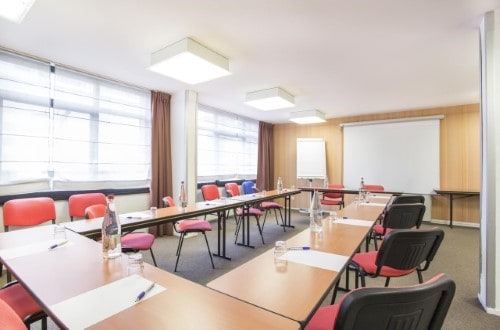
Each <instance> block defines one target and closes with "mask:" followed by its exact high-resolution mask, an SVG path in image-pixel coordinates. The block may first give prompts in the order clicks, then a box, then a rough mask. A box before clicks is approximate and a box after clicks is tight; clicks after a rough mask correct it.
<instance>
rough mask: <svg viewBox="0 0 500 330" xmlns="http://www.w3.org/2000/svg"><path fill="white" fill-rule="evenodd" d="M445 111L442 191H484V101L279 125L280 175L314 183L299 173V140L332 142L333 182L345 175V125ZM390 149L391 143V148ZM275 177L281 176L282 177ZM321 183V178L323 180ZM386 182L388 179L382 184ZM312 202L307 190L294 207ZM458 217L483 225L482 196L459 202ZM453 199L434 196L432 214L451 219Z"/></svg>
mask: <svg viewBox="0 0 500 330" xmlns="http://www.w3.org/2000/svg"><path fill="white" fill-rule="evenodd" d="M431 115H444V119H442V120H441V127H440V166H441V168H440V181H441V182H440V185H441V186H440V187H436V188H441V189H464V190H467V189H470V190H479V186H480V116H479V104H469V105H460V106H450V107H440V108H430V109H417V110H411V111H410V110H409V111H400V112H391V113H383V114H375V115H363V116H352V117H343V118H334V119H329V120H328V121H327V122H326V123H322V124H315V125H297V124H292V123H290V124H277V125H275V126H274V150H275V155H276V156H275V159H274V173H275V175H276V178H277V177H278V176H281V177H283V178H284V184H285V187H290V186H296V187H301V186H308V185H309V182H307V180H303V179H300V180H298V179H297V178H296V177H297V176H296V139H297V138H323V139H325V141H326V149H327V152H326V163H327V174H328V180H329V182H330V183H341V182H342V178H343V172H342V170H343V169H342V166H343V165H342V164H343V156H342V155H343V140H342V129H341V127H340V126H339V124H341V123H346V122H357V121H368V120H384V119H396V118H410V117H418V116H431ZM388 147H390V146H388ZM276 178H275V180H276ZM318 183H319V182H315V184H318ZM382 184H383V183H382ZM307 206H308V199H307V195H306V194H300V195H297V197H296V198H294V200H293V201H292V207H294V208H303V207H307ZM453 209H454V212H453V215H454V217H453V221H454V223H456V224H463V225H473V226H475V225H477V224H478V223H479V199H478V198H477V197H473V198H464V199H458V200H455V201H454V203H453ZM448 213H449V202H448V197H443V196H433V197H432V209H431V217H432V219H437V220H447V219H448Z"/></svg>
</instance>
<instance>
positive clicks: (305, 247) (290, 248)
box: [288, 246, 311, 250]
mask: <svg viewBox="0 0 500 330" xmlns="http://www.w3.org/2000/svg"><path fill="white" fill-rule="evenodd" d="M310 249H311V248H310V247H309V246H292V247H289V248H288V250H310Z"/></svg>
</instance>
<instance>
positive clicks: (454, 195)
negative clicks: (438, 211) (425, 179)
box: [434, 189, 479, 228]
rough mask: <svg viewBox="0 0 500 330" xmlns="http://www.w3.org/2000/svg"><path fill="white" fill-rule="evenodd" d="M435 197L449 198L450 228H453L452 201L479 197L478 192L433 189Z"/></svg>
mask: <svg viewBox="0 0 500 330" xmlns="http://www.w3.org/2000/svg"><path fill="white" fill-rule="evenodd" d="M434 192H435V193H436V195H444V196H449V205H450V213H449V214H450V216H449V218H450V224H449V226H450V228H453V201H454V200H456V199H462V198H467V197H474V196H478V197H479V191H477V190H456V189H455V190H450V189H434Z"/></svg>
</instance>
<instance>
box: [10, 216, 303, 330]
mask: <svg viewBox="0 0 500 330" xmlns="http://www.w3.org/2000/svg"><path fill="white" fill-rule="evenodd" d="M53 227H54V225H45V226H37V227H32V228H28V229H20V230H15V231H10V232H5V233H0V260H1V262H2V264H3V265H5V267H7V269H8V271H9V272H11V273H12V274H13V275H14V276H15V277H16V279H17V280H18V281H19V282H20V283H21V285H23V286H24V287H25V288H26V290H27V291H28V292H29V293H30V294H31V295H32V296H33V297H34V299H35V300H36V301H37V302H38V303H39V305H40V306H41V307H42V309H43V310H44V311H45V312H46V313H47V315H49V317H50V318H51V319H52V320H53V321H54V323H55V324H56V325H57V326H58V327H60V328H61V329H83V328H89V329H298V328H299V324H298V323H297V322H295V321H293V320H290V319H287V318H285V317H282V316H279V315H277V314H275V313H271V312H269V311H265V310H264V309H262V308H259V307H257V306H253V305H252V304H249V303H245V302H243V301H239V300H237V299H234V298H232V297H230V296H228V295H225V294H222V293H219V292H217V291H215V290H212V289H210V288H207V287H205V286H202V285H199V284H197V283H194V282H190V281H188V280H185V279H183V278H181V277H179V276H176V275H174V274H171V273H168V272H166V271H164V270H162V269H159V268H156V267H153V266H151V265H149V264H144V270H143V272H142V274H132V275H129V274H128V271H127V268H128V267H127V265H128V257H127V256H126V255H125V254H122V255H121V256H120V257H118V258H116V259H111V260H106V259H103V257H102V246H101V244H99V243H98V242H95V241H93V240H92V239H90V238H87V237H85V236H82V235H79V234H76V233H74V232H72V231H69V230H66V232H67V233H66V234H67V240H68V243H66V244H64V245H62V246H60V247H57V248H55V249H53V250H49V249H48V247H49V246H51V244H53V242H54V241H53V238H52V234H53V231H54V228H53ZM151 283H155V285H154V287H153V289H152V290H151V291H149V292H148V293H147V294H146V295H145V296H144V298H143V299H142V300H140V301H139V302H135V300H136V297H137V296H138V294H139V293H140V292H141V291H144V290H146V289H147V288H148V287H150V285H151Z"/></svg>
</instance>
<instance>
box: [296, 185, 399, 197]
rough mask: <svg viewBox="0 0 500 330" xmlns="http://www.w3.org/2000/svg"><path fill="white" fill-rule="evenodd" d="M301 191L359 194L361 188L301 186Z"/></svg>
mask: <svg viewBox="0 0 500 330" xmlns="http://www.w3.org/2000/svg"><path fill="white" fill-rule="evenodd" d="M299 189H300V190H301V191H306V192H310V193H311V195H312V194H313V193H314V191H318V192H320V193H343V194H349V195H357V194H359V189H353V188H328V187H300V188H299ZM366 191H367V192H369V193H373V194H388V195H395V196H398V195H402V194H403V192H401V191H386V190H384V191H379V190H366Z"/></svg>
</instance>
